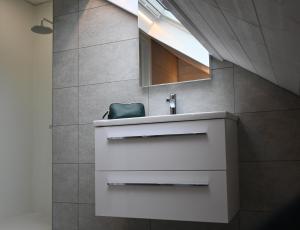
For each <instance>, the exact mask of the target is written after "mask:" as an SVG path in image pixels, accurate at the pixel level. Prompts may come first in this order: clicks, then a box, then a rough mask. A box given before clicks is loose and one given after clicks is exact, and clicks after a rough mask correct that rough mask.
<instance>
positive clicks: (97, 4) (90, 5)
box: [79, 0, 109, 10]
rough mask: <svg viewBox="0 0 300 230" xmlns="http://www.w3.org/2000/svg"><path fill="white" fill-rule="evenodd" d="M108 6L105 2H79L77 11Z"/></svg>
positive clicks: (85, 0)
mask: <svg viewBox="0 0 300 230" xmlns="http://www.w3.org/2000/svg"><path fill="white" fill-rule="evenodd" d="M107 4H109V3H108V2H107V1H105V0H79V10H85V9H91V8H95V7H100V6H104V5H107Z"/></svg>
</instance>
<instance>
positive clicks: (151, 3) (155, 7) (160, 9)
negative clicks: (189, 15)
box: [140, 0, 180, 24]
mask: <svg viewBox="0 0 300 230" xmlns="http://www.w3.org/2000/svg"><path fill="white" fill-rule="evenodd" d="M140 2H141V3H142V5H143V6H144V7H145V8H146V9H147V10H148V11H149V12H150V13H152V14H153V15H154V16H155V17H156V18H159V17H161V16H164V17H165V18H167V19H170V20H172V21H173V22H176V23H178V24H180V22H179V21H178V20H177V18H176V17H175V16H174V15H173V14H172V13H171V11H169V10H168V8H167V7H166V6H165V5H164V4H163V2H162V0H140Z"/></svg>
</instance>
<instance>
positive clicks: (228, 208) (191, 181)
mask: <svg viewBox="0 0 300 230" xmlns="http://www.w3.org/2000/svg"><path fill="white" fill-rule="evenodd" d="M94 126H95V154H96V158H95V159H96V167H95V180H96V181H95V184H96V215H97V216H113V217H129V218H149V219H167V220H182V221H200V222H219V223H228V222H229V221H230V220H231V219H232V217H233V216H234V215H235V214H236V213H237V211H238V209H239V185H238V150H237V117H235V116H234V115H232V114H230V113H227V112H214V113H194V114H178V115H165V116H152V117H142V118H127V119H116V120H99V121H94Z"/></svg>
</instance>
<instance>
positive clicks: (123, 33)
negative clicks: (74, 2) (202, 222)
mask: <svg viewBox="0 0 300 230" xmlns="http://www.w3.org/2000/svg"><path fill="white" fill-rule="evenodd" d="M137 37H138V27H137V18H136V16H133V15H132V14H130V13H127V12H126V11H125V10H122V9H120V8H118V7H116V6H113V5H106V6H102V7H98V8H94V9H90V10H86V11H81V12H80V13H79V46H80V47H85V46H91V45H98V44H104V43H108V42H116V41H121V40H126V39H131V38H137Z"/></svg>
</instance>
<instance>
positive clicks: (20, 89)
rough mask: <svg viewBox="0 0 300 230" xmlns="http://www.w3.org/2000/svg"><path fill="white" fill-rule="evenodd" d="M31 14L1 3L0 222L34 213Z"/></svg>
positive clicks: (15, 0) (15, 2) (9, 1)
mask: <svg viewBox="0 0 300 230" xmlns="http://www.w3.org/2000/svg"><path fill="white" fill-rule="evenodd" d="M32 15H33V8H32V6H30V5H28V4H27V3H25V2H24V1H19V0H1V1H0V105H1V112H0V127H1V129H0V221H1V219H2V220H3V219H5V218H7V217H11V216H13V215H20V214H22V213H23V212H27V211H31V210H32V203H31V201H32V196H31V175H32V174H31V167H32V101H31V92H32V85H31V83H32V68H31V67H32V55H31V54H32V50H33V40H32V34H31V32H30V30H29V28H30V26H31V24H32Z"/></svg>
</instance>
